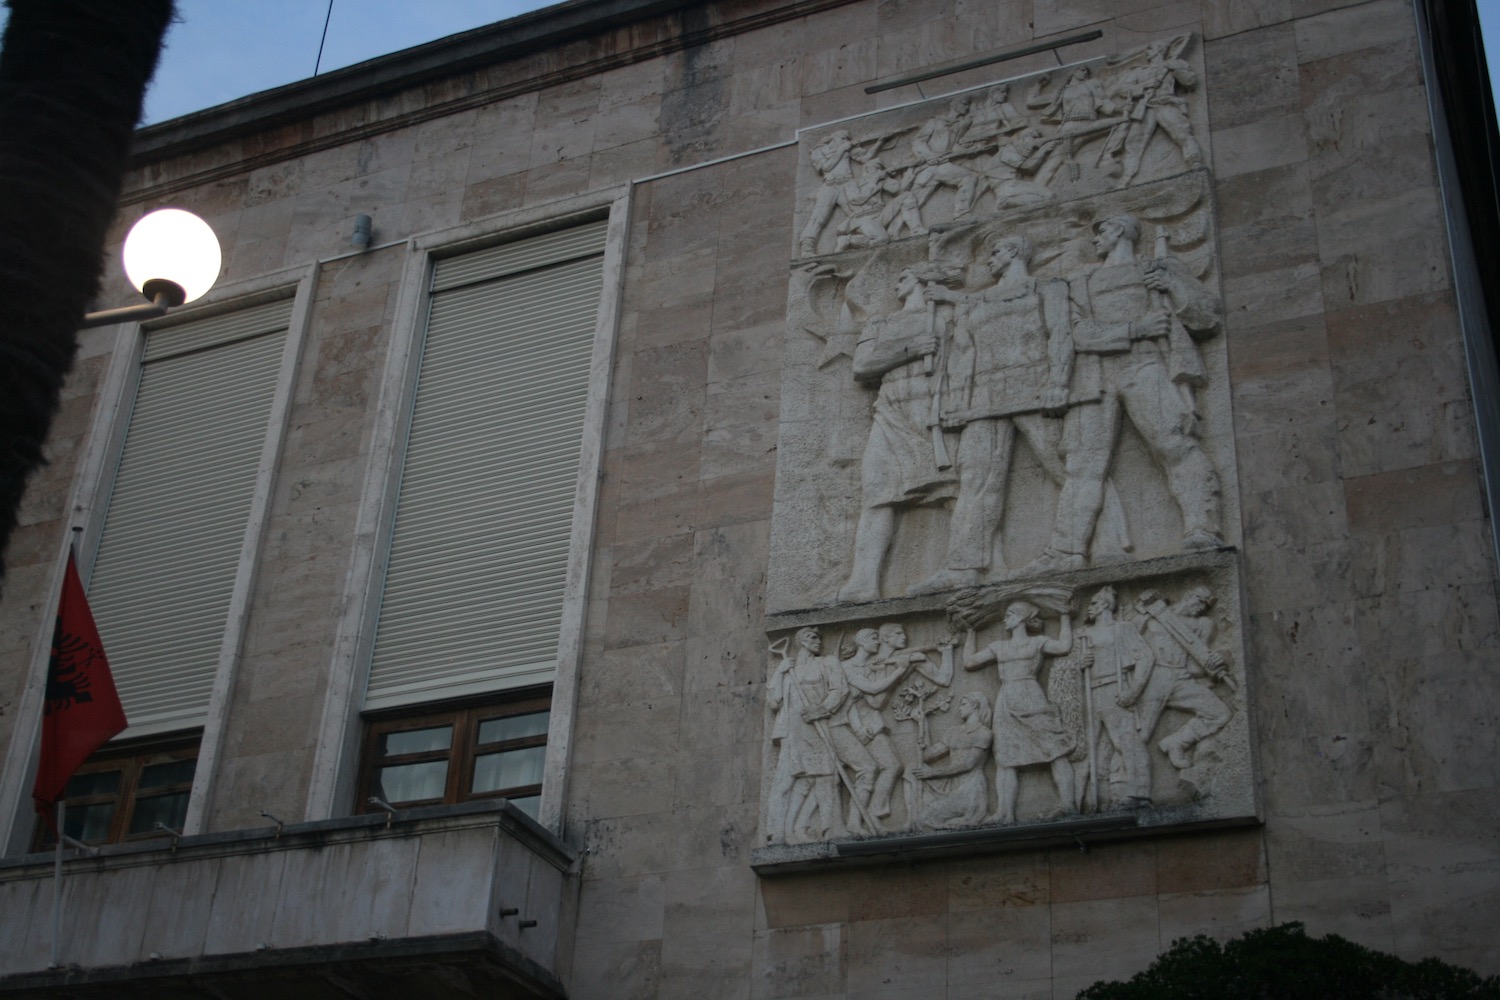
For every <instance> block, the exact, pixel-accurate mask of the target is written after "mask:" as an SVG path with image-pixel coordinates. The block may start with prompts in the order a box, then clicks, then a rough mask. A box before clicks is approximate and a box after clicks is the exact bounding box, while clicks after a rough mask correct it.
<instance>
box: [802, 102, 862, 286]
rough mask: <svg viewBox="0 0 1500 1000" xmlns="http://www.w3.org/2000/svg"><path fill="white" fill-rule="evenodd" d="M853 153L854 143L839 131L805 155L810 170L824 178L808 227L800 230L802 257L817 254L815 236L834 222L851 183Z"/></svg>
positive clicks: (844, 132)
mask: <svg viewBox="0 0 1500 1000" xmlns="http://www.w3.org/2000/svg"><path fill="white" fill-rule="evenodd" d="M853 152H854V142H853V140H852V139H850V137H849V133H848V132H846V131H845V130H843V129H838V130H836V131H834V132H830V133H829V134H828V135H826V136H824V137H823V140H822V141H821V142H819V143H818V144H817V145H816V146H814V147H813V148H812V150H811V151H810V153H809V154H808V155H809V158H810V159H811V160H812V164H813V168H814V169H815V170H817V172H818V175H819V176H820V177H822V178H823V184H822V186H821V187H819V188H818V191H817V194H816V195H814V201H813V208H812V212H811V214H809V215H808V217H807V225H806V226H804V227H803V228H802V235H801V238H800V239H799V241H798V246H799V248H800V249H801V252H802V255H803V256H804V257H810V256H812V255H813V254H815V253H817V252H818V236H819V234H821V233H822V232H823V227H824V226H826V225H828V222H829V220H830V219H832V218H833V213H834V210H835V209H836V208H838V204H839V198H840V196H841V195H842V194H843V193H844V187H845V185H847V184H848V183H849V182H851V181H853V180H854V167H853V165H852V164H851V163H850V157H851V155H852V153H853Z"/></svg>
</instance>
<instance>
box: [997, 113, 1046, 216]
mask: <svg viewBox="0 0 1500 1000" xmlns="http://www.w3.org/2000/svg"><path fill="white" fill-rule="evenodd" d="M1058 142H1059V140H1057V139H1047V138H1044V137H1043V135H1042V133H1041V130H1040V129H1035V128H1026V129H1023V130H1022V131H1021V132H1020V133H1018V134H1017V135H1016V136H1015V138H1013V139H1011V140H1009V141H1008V142H1002V143H1001V144H1000V146H999V148H997V149H996V150H995V155H994V156H992V157H990V160H989V163H988V164H986V165H985V167H984V169H983V174H984V182H983V184H982V185H981V188H982V189H983V190H988V191H989V192H990V193H992V194H993V195H994V196H995V207H996V208H997V209H1002V208H1018V207H1020V206H1023V205H1037V204H1040V203H1042V202H1044V201H1051V200H1052V198H1053V197H1054V195H1053V194H1052V192H1051V191H1050V190H1049V189H1048V188H1047V181H1048V180H1049V179H1050V178H1051V176H1052V174H1054V173H1056V172H1057V167H1058V163H1057V161H1056V157H1055V156H1054V155H1053V154H1054V153H1055V152H1056V150H1057V145H1058Z"/></svg>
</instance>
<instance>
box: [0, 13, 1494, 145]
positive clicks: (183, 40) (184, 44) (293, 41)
mask: <svg viewBox="0 0 1500 1000" xmlns="http://www.w3.org/2000/svg"><path fill="white" fill-rule="evenodd" d="M124 2H129V0H124ZM1478 2H1479V16H1480V22H1481V26H1482V29H1483V31H1484V33H1485V35H1486V37H1487V38H1489V39H1491V40H1492V41H1493V42H1494V43H1495V46H1494V48H1492V49H1491V56H1490V60H1489V61H1490V70H1491V73H1490V78H1491V88H1492V89H1494V82H1495V78H1496V75H1497V72H1500V0H1478ZM548 5H549V4H548V3H546V2H541V0H332V12H331V14H330V8H329V0H177V9H178V18H179V21H178V23H176V24H174V25H172V27H171V29H170V30H169V32H168V34H167V40H166V48H165V51H164V52H163V53H162V59H161V64H160V65H159V66H158V67H157V71H156V79H155V80H154V81H153V82H152V84H151V89H150V90H149V91H148V92H147V94H146V110H145V117H144V120H143V124H148V125H149V124H152V123H155V122H160V121H166V120H167V119H169V118H176V117H178V116H179V115H185V114H189V113H191V112H194V111H201V110H202V109H204V108H209V107H213V106H214V105H217V104H224V103H226V102H228V101H232V100H235V99H236V98H240V97H244V96H246V95H247V94H253V93H256V92H258V91H261V90H269V89H271V88H272V87H279V86H281V85H282V84H286V83H292V82H293V81H295V80H302V79H305V78H307V77H310V76H312V75H313V69H314V67H315V66H319V63H318V44H319V41H320V39H321V38H322V36H323V23H324V19H325V18H327V20H328V36H327V42H326V44H325V46H324V49H323V57H322V63H321V65H320V66H319V68H320V72H327V71H329V70H333V69H338V68H340V67H342V66H349V65H352V64H353V63H357V62H362V61H364V60H366V59H373V58H374V57H376V56H380V55H385V54H387V53H390V52H396V51H399V50H400V49H404V48H410V47H411V46H413V45H420V44H422V43H423V42H430V41H432V40H433V39H435V38H442V37H444V36H446V35H452V34H456V33H458V32H460V31H468V30H469V29H471V28H477V27H479V26H480V25H484V24H491V23H493V22H495V21H503V20H505V19H506V18H510V17H515V16H516V15H517V14H523V13H525V12H526V11H529V10H537V9H539V8H541V7H545V6H548ZM6 14H7V11H6V9H5V8H4V7H0V25H3V24H4V22H5V18H6ZM1497 103H1500V96H1497Z"/></svg>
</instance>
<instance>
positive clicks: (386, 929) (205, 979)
mask: <svg viewBox="0 0 1500 1000" xmlns="http://www.w3.org/2000/svg"><path fill="white" fill-rule="evenodd" d="M65 857H66V860H65V861H64V864H63V896H64V899H63V929H62V934H61V938H62V946H61V953H60V957H61V961H60V963H59V964H60V967H59V968H57V969H49V968H48V955H49V949H50V945H51V928H52V894H53V883H52V856H51V855H50V854H48V855H36V854H33V855H29V856H27V857H24V858H16V859H10V860H6V861H0V970H3V974H0V996H6V995H10V996H28V997H64V996H67V997H80V998H83V997H100V998H102V997H111V998H134V997H161V996H174V997H199V996H201V997H205V998H206V997H219V998H235V1000H238V998H240V997H244V998H247V1000H248V998H252V997H253V998H257V1000H258V998H262V997H265V996H271V995H275V996H287V997H295V998H299V1000H300V998H304V997H305V998H316V1000H321V998H323V997H328V998H338V1000H348V998H349V997H372V998H373V997H386V996H390V997H402V998H426V997H444V998H447V997H464V996H476V997H498V998H502V1000H510V998H561V997H563V996H564V992H563V988H562V981H561V979H560V978H559V975H558V972H559V969H561V968H562V967H563V966H564V964H565V962H566V959H567V956H568V953H569V952H570V950H571V946H572V940H571V934H572V925H573V919H572V913H573V908H574V903H575V898H576V887H577V882H576V880H575V879H572V878H570V877H569V873H570V872H572V871H573V870H574V867H575V865H576V862H577V855H576V853H575V852H574V851H573V850H572V849H570V848H569V847H568V846H567V845H566V844H564V843H563V842H562V841H560V840H558V839H557V838H556V837H555V836H553V835H552V834H551V833H549V832H548V831H547V830H545V829H543V828H542V827H541V826H539V825H537V824H536V823H535V822H534V821H533V820H532V819H531V818H530V817H528V816H527V815H525V814H524V813H522V812H521V811H520V810H519V809H517V808H515V807H514V806H512V805H511V804H510V803H509V802H506V801H504V800H492V801H488V802H470V803H465V804H463V805H458V806H434V807H430V808H425V809H412V810H406V811H403V812H401V813H398V814H396V815H395V816H393V817H390V818H389V819H388V818H387V817H386V816H384V815H373V816H356V817H351V818H347V819H337V820H328V821H324V822H317V823H301V824H297V825H289V826H286V827H284V828H282V829H280V830H278V829H277V828H275V827H269V828H265V829H256V830H244V831H235V832H231V833H214V834H205V835H202V836H195V837H183V838H181V839H179V840H178V841H177V842H176V844H175V846H174V845H172V844H171V843H170V842H163V841H152V842H149V843H144V844H143V843H135V844H122V845H115V846H111V847H106V848H103V849H101V850H100V852H99V853H98V854H97V855H94V856H88V855H84V854H82V853H80V852H76V851H70V852H68V853H67V855H66V856H65Z"/></svg>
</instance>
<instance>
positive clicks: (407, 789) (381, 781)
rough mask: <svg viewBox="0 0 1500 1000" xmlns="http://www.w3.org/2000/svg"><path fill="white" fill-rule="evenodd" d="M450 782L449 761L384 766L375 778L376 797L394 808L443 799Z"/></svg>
mask: <svg viewBox="0 0 1500 1000" xmlns="http://www.w3.org/2000/svg"><path fill="white" fill-rule="evenodd" d="M447 783H448V762H447V761H446V760H428V761H423V762H422V763H420V764H398V765H397V766H395V767H382V768H381V769H380V772H379V774H377V775H376V777H375V794H376V795H379V796H380V797H381V798H383V799H385V800H386V801H387V802H389V803H391V804H392V805H394V804H395V803H397V802H415V801H417V800H418V799H440V798H442V797H443V788H444V786H445V785H446V784H447Z"/></svg>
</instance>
